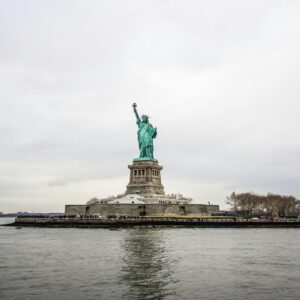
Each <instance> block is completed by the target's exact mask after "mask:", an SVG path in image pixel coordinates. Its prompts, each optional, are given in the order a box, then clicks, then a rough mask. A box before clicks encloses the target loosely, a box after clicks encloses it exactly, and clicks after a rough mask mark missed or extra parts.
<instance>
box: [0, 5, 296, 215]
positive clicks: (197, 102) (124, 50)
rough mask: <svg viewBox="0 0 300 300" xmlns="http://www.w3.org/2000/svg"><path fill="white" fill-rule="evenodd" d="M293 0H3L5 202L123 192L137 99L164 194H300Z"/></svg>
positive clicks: (210, 197)
mask: <svg viewBox="0 0 300 300" xmlns="http://www.w3.org/2000/svg"><path fill="white" fill-rule="evenodd" d="M299 10H300V5H299V3H298V2H297V1H286V2H282V1H248V2H245V1H243V2H242V1H237V0H236V1H226V2H225V1H185V2H184V3H183V2H182V1H142V2H141V1H129V2H128V1H126V2H124V1H109V2H107V1H89V2H86V3H84V2H82V1H60V2H59V3H58V2H57V3H56V2H53V1H43V2H41V1H26V3H25V2H24V3H23V2H21V1H8V0H7V1H3V2H2V6H1V11H0V40H1V48H0V94H1V98H0V104H1V112H0V164H1V168H0V211H1V210H3V211H15V210H56V211H57V210H60V211H62V210H63V207H64V204H65V203H75V202H77V203H84V202H85V201H86V200H87V199H89V198H91V197H93V196H98V197H100V196H107V195H110V194H117V193H120V192H122V191H124V190H125V186H126V184H127V183H128V170H127V165H128V164H129V163H130V161H131V160H132V158H133V157H135V156H137V153H138V149H137V141H136V125H135V120H134V115H133V113H132V108H131V103H132V102H133V101H135V102H137V103H138V109H139V111H140V112H141V113H147V114H149V115H150V117H151V119H150V120H151V122H152V123H153V125H154V126H157V127H158V137H157V139H156V141H155V155H156V157H157V158H158V159H159V161H160V163H161V164H162V165H163V166H164V171H163V183H164V185H165V189H166V191H167V192H170V193H172V192H182V193H184V194H185V195H187V196H192V197H193V198H194V199H195V200H196V201H197V202H207V201H210V202H214V203H218V204H221V205H224V198H225V196H226V195H227V194H230V193H231V192H232V190H237V191H248V190H252V191H257V192H261V193H267V192H276V193H283V194H293V195H295V196H297V197H300V193H299V188H298V187H299V183H300V178H299V171H300V159H299V150H300V142H299V139H298V138H297V136H298V132H297V131H298V128H299V127H300V121H299V117H298V115H299V111H300V102H299V96H300V87H299V84H298V79H299V75H300V74H299V72H300V71H299V70H300V56H299V53H300V42H299V38H298V37H299V34H300V20H299V18H298V15H299Z"/></svg>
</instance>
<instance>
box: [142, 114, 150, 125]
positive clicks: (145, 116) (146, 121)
mask: <svg viewBox="0 0 300 300" xmlns="http://www.w3.org/2000/svg"><path fill="white" fill-rule="evenodd" d="M142 121H143V122H144V123H148V121H149V117H148V116H147V115H142Z"/></svg>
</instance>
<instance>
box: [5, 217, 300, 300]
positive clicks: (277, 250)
mask: <svg viewBox="0 0 300 300" xmlns="http://www.w3.org/2000/svg"><path fill="white" fill-rule="evenodd" d="M12 221H13V219H8V218H0V222H1V223H2V224H3V223H9V222H12ZM0 241H1V244H0V245H1V246H0V299H300V229H299V228H295V229H293V228H273V229H272V228H241V229H237V228H177V227H135V228H122V229H80V228H21V229H16V228H14V227H3V226H1V227H0Z"/></svg>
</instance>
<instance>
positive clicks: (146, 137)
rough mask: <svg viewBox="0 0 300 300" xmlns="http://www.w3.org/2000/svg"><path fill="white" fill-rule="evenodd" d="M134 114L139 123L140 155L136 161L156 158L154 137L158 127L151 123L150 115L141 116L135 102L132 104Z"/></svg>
mask: <svg viewBox="0 0 300 300" xmlns="http://www.w3.org/2000/svg"><path fill="white" fill-rule="evenodd" d="M132 107H133V111H134V114H135V116H136V124H137V125H138V127H139V129H138V133H137V134H138V142H139V148H140V157H139V158H135V159H134V161H138V160H154V161H156V160H155V159H154V157H153V139H154V138H156V135H157V128H156V127H153V126H152V125H151V124H150V123H149V117H148V116H146V115H142V118H140V116H139V114H138V112H137V110H136V107H137V105H136V104H135V103H133V104H132Z"/></svg>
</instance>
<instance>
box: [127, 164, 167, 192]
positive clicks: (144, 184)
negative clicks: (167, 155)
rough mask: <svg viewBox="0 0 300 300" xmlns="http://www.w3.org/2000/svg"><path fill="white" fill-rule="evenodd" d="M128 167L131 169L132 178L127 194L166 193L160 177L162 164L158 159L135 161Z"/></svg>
mask: <svg viewBox="0 0 300 300" xmlns="http://www.w3.org/2000/svg"><path fill="white" fill-rule="evenodd" d="M128 168H129V169H130V180H129V184H128V185H127V190H126V194H139V195H142V196H143V195H147V194H157V195H164V194H165V192H164V187H163V185H162V184H161V177H160V171H161V170H162V166H160V165H159V164H158V162H157V161H153V160H140V161H133V164H132V165H129V166H128Z"/></svg>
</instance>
